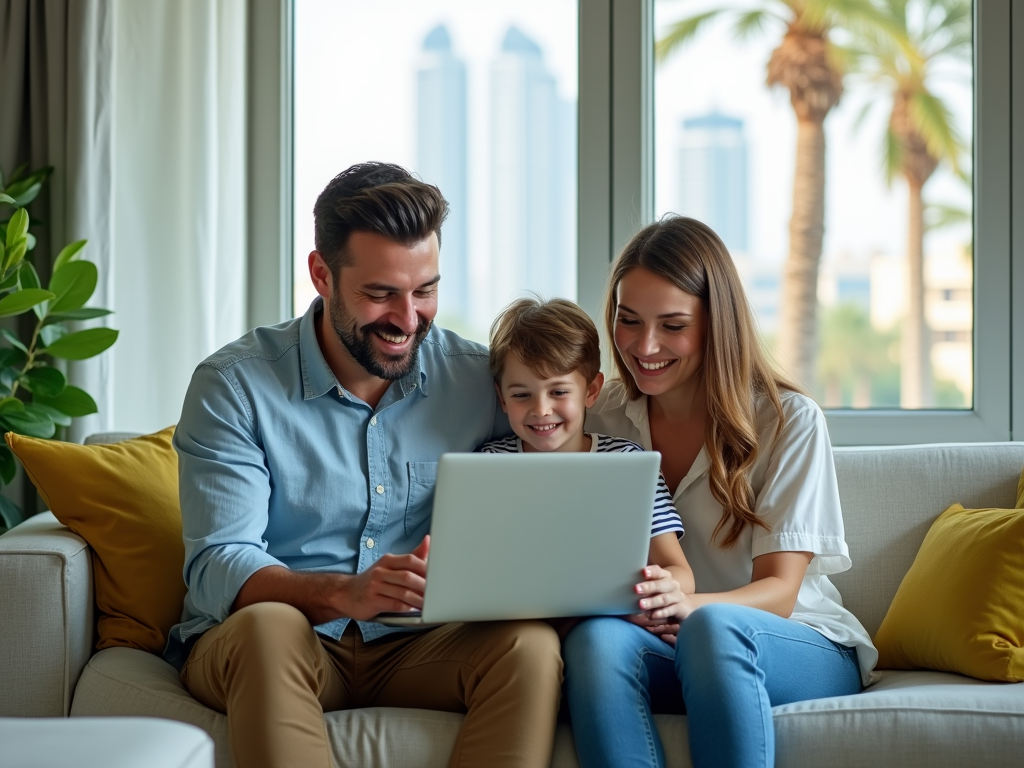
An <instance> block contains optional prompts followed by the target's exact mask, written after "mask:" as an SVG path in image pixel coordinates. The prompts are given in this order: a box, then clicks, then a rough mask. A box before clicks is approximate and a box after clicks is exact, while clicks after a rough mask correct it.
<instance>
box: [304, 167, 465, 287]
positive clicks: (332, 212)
mask: <svg viewBox="0 0 1024 768" xmlns="http://www.w3.org/2000/svg"><path fill="white" fill-rule="evenodd" d="M447 216H448V201H447V200H445V199H444V197H443V196H442V195H441V191H440V190H439V189H438V188H437V187H435V186H433V185H432V184H425V183H424V182H422V181H419V180H418V179H415V178H413V176H412V174H411V173H409V172H408V171H407V170H405V168H402V167H401V166H400V165H394V164H393V163H377V162H370V163H359V164H358V165H353V166H352V167H351V168H348V169H347V170H344V171H342V172H341V173H339V174H338V175H337V176H335V177H334V178H333V179H331V182H330V183H329V184H328V185H327V186H326V187H325V188H324V191H323V192H321V193H320V196H319V197H318V198H317V199H316V205H314V206H313V221H314V239H315V243H316V249H317V250H318V251H320V255H321V256H322V257H323V259H324V261H325V262H326V263H327V267H328V268H329V269H330V270H331V276H332V277H334V278H335V279H337V277H338V271H339V270H340V269H341V267H343V266H346V265H347V264H348V263H349V256H348V253H347V251H346V249H347V247H348V240H349V238H350V237H351V236H352V233H353V232H374V233H376V234H379V235H383V236H384V237H387V238H390V239H391V240H394V241H395V242H398V243H403V244H404V245H409V246H411V245H414V244H416V243H418V242H420V241H421V240H424V239H426V238H427V237H430V234H431V233H432V232H436V233H437V242H438V245H440V244H441V224H442V223H443V222H444V220H445V218H447Z"/></svg>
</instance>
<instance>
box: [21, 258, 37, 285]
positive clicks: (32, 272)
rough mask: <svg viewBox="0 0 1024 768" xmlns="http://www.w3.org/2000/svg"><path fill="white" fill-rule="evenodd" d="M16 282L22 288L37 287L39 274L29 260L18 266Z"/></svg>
mask: <svg viewBox="0 0 1024 768" xmlns="http://www.w3.org/2000/svg"><path fill="white" fill-rule="evenodd" d="M18 282H19V283H21V287H22V288H39V287H40V283H39V275H38V274H36V268H35V267H33V266H32V264H31V262H28V261H26V262H25V263H24V264H22V265H21V266H20V267H19V268H18Z"/></svg>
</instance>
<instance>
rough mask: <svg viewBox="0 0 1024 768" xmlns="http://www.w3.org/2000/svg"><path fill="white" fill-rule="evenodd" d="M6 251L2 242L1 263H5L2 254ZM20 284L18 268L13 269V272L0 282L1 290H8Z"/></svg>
mask: <svg viewBox="0 0 1024 768" xmlns="http://www.w3.org/2000/svg"><path fill="white" fill-rule="evenodd" d="M3 251H4V246H3V243H0V264H3V259H2V254H3ZM17 285H18V270H16V269H15V270H13V271H12V272H11V274H9V275H8V276H7V277H5V278H4V279H3V281H2V282H0V291H7V290H10V289H11V288H15V287H16V286H17Z"/></svg>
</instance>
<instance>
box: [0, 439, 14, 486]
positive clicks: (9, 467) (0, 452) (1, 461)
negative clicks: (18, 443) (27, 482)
mask: <svg viewBox="0 0 1024 768" xmlns="http://www.w3.org/2000/svg"><path fill="white" fill-rule="evenodd" d="M17 471H18V460H17V459H16V458H14V452H13V451H12V450H11V449H10V448H8V447H7V445H6V444H4V443H0V480H3V484H4V485H10V484H11V481H12V480H13V479H14V475H15V474H16V473H17Z"/></svg>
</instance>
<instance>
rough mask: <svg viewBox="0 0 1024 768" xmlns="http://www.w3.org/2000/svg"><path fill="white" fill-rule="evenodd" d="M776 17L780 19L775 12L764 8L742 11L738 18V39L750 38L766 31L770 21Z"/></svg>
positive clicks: (736, 27)
mask: <svg viewBox="0 0 1024 768" xmlns="http://www.w3.org/2000/svg"><path fill="white" fill-rule="evenodd" d="M776 19H778V16H776V15H775V14H774V13H769V12H768V11H766V10H762V9H758V10H754V11H747V12H746V13H741V14H740V15H739V17H738V18H737V19H736V26H735V32H736V39H737V40H748V39H749V38H751V37H754V36H755V35H758V34H760V33H762V32H764V30H765V29H766V28H767V27H768V23H769V22H770V21H773V20H776Z"/></svg>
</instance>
